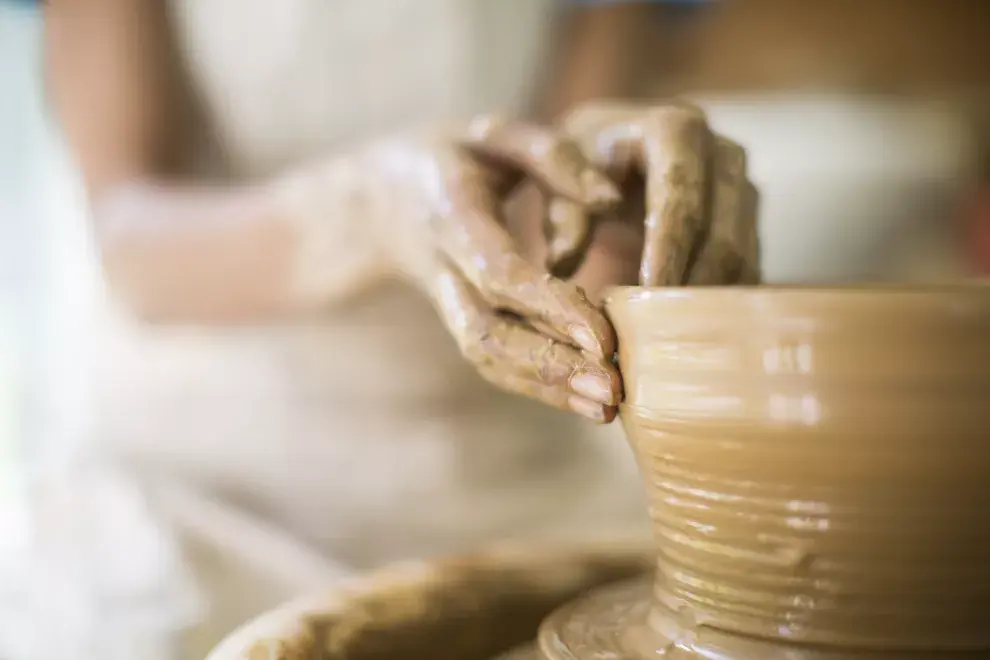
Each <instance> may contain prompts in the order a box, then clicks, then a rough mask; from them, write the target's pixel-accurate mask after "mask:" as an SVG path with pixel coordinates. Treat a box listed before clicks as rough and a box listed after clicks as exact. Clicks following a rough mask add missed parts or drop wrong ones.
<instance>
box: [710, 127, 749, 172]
mask: <svg viewBox="0 0 990 660" xmlns="http://www.w3.org/2000/svg"><path fill="white" fill-rule="evenodd" d="M715 149H716V153H717V154H718V161H719V164H720V165H721V169H722V171H723V172H724V173H725V174H726V175H727V176H729V177H732V178H733V179H736V178H742V177H743V175H744V174H745V172H746V168H747V162H746V161H747V155H746V150H745V149H744V148H743V147H742V146H740V145H739V144H737V143H735V142H733V141H732V140H729V139H727V138H724V137H717V138H716V142H715Z"/></svg>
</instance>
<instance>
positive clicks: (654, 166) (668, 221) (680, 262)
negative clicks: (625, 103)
mask: <svg viewBox="0 0 990 660" xmlns="http://www.w3.org/2000/svg"><path fill="white" fill-rule="evenodd" d="M710 139H711V134H710V133H709V131H708V127H707V125H706V123H705V119H704V115H703V114H702V113H701V112H700V111H698V110H695V109H692V108H681V107H670V108H664V109H661V110H658V111H655V112H654V113H652V115H651V117H650V118H649V119H648V120H646V122H645V125H644V129H643V145H644V150H645V156H646V158H645V161H646V211H647V213H646V234H645V241H644V245H643V259H642V262H641V266H640V283H641V284H642V285H643V286H674V285H678V284H681V283H683V282H684V278H685V275H686V274H687V273H686V271H687V266H688V263H689V259H690V256H691V251H692V247H693V245H694V243H695V241H696V240H697V239H698V237H699V236H701V235H703V233H704V230H705V227H704V224H703V223H704V219H705V216H706V213H705V211H706V209H705V187H706V185H707V180H706V179H707V177H706V172H705V170H706V167H707V163H708V160H709V158H708V157H709V151H710V148H711V145H710Z"/></svg>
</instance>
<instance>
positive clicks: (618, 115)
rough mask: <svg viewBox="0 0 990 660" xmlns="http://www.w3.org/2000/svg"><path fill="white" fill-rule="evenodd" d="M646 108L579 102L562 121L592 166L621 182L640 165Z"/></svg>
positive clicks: (638, 105)
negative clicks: (642, 120)
mask: <svg viewBox="0 0 990 660" xmlns="http://www.w3.org/2000/svg"><path fill="white" fill-rule="evenodd" d="M648 112H649V108H648V107H647V106H645V105H642V104H638V103H617V102H608V101H599V102H591V103H582V104H581V105H579V106H577V107H576V108H575V109H574V110H572V111H571V112H569V113H568V114H567V116H566V117H565V118H564V120H563V121H562V124H561V125H562V126H563V129H564V132H565V133H566V134H567V135H568V136H570V137H571V138H572V139H573V140H574V141H575V142H577V143H578V146H579V147H580V148H581V151H582V152H583V153H584V155H585V157H586V158H588V159H589V161H590V162H591V164H592V165H594V166H595V167H597V168H599V169H600V170H602V171H603V172H605V173H606V174H608V175H609V176H612V177H617V178H618V179H619V180H621V179H623V178H624V177H625V176H626V175H627V174H628V173H629V172H630V171H631V170H633V169H637V168H639V167H640V166H641V164H642V141H643V126H642V122H641V121H640V120H641V119H642V118H643V116H644V115H645V114H646V113H648Z"/></svg>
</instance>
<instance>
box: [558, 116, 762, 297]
mask: <svg viewBox="0 0 990 660" xmlns="http://www.w3.org/2000/svg"><path fill="white" fill-rule="evenodd" d="M562 130H563V132H564V133H565V134H566V135H568V136H570V137H571V138H572V139H574V140H575V141H576V142H577V143H578V144H579V145H580V146H581V148H582V151H583V153H584V154H585V156H586V157H587V158H588V160H589V161H590V162H592V163H593V164H594V165H596V166H598V167H599V168H601V169H602V170H604V171H605V172H607V173H608V174H609V176H610V177H611V178H612V180H614V181H616V182H618V183H619V184H620V187H621V189H622V193H623V203H622V204H621V205H620V206H617V207H612V208H610V209H607V211H606V212H605V213H597V214H596V213H594V210H592V211H591V212H589V210H588V209H586V208H582V207H580V206H578V205H575V204H573V203H571V202H570V200H567V199H564V198H560V197H558V198H554V199H551V200H550V202H549V208H548V210H547V212H546V213H545V218H546V221H545V222H546V227H545V233H546V234H547V235H548V238H549V240H548V242H547V252H546V254H545V255H544V260H545V262H546V264H547V266H548V269H550V270H551V271H552V272H554V273H555V274H557V275H559V276H562V277H565V276H571V275H574V274H575V273H577V276H576V278H575V282H577V283H579V284H581V285H583V286H584V287H585V288H586V289H587V290H588V291H589V293H591V294H596V293H598V292H599V291H601V290H602V289H603V288H605V287H606V286H609V285H616V284H633V283H635V282H636V280H637V279H638V281H639V283H640V284H642V285H644V286H677V285H684V284H691V285H715V284H755V283H758V282H759V281H760V268H759V238H758V235H757V224H756V203H757V194H756V190H755V188H754V187H753V185H752V184H751V183H750V182H749V180H748V179H747V175H746V158H745V152H744V150H743V149H742V147H740V146H739V145H737V144H735V143H733V142H731V141H730V140H728V139H726V138H724V137H721V136H718V135H715V134H713V133H712V131H711V130H710V128H709V127H708V125H707V123H706V120H705V116H704V113H703V112H702V111H701V110H699V109H697V108H694V107H690V106H684V105H644V104H634V103H618V102H597V103H589V104H584V105H581V106H579V107H578V108H576V109H575V110H574V111H573V112H571V113H570V115H569V116H567V117H566V118H565V119H564V121H563V122H562Z"/></svg>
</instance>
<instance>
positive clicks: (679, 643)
mask: <svg viewBox="0 0 990 660" xmlns="http://www.w3.org/2000/svg"><path fill="white" fill-rule="evenodd" d="M652 602H653V584H652V580H651V579H650V578H648V577H641V578H637V579H635V580H631V581H625V582H620V583H616V584H611V585H607V586H604V587H601V588H598V589H596V590H594V591H592V592H590V593H588V594H585V595H584V596H581V597H579V598H577V599H575V600H573V601H571V602H569V603H566V604H564V605H563V606H561V607H560V608H558V609H557V610H556V611H555V612H554V613H553V614H551V615H550V616H549V617H547V618H546V619H545V620H544V622H543V625H542V626H541V627H540V632H539V638H538V647H533V648H532V649H530V650H529V651H528V652H527V654H526V655H523V654H522V652H520V651H517V652H516V654H515V655H512V656H511V660H523V659H524V658H525V660H647V659H651V660H655V659H656V658H664V659H667V660H895V659H897V660H975V659H976V658H987V657H988V653H987V651H966V650H964V651H943V652H921V651H913V652H905V651H903V650H901V651H885V650H862V649H848V648H827V647H824V646H811V645H801V644H789V643H785V642H781V641H777V640H764V639H758V638H755V637H747V636H744V635H738V634H734V633H729V632H724V631H720V630H715V629H712V628H708V627H704V626H697V625H695V626H693V627H691V626H689V625H686V624H685V623H683V622H678V621H677V620H676V617H675V616H674V614H673V613H671V612H667V611H664V610H662V609H660V608H656V607H654V606H652Z"/></svg>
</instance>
